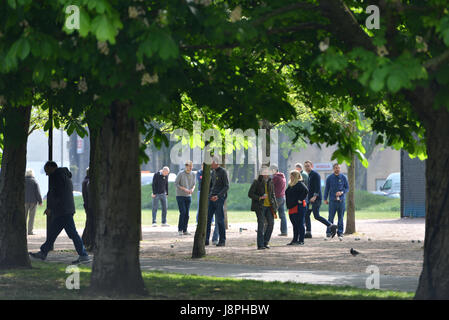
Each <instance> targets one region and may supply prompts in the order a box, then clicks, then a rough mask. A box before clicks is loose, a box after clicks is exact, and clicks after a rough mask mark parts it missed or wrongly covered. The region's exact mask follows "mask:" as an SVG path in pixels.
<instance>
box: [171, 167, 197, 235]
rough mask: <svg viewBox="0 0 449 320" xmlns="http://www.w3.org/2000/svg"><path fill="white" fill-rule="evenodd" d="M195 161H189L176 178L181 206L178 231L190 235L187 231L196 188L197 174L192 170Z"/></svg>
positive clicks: (177, 194)
mask: <svg viewBox="0 0 449 320" xmlns="http://www.w3.org/2000/svg"><path fill="white" fill-rule="evenodd" d="M192 168H193V163H192V161H190V160H189V161H187V162H186V163H185V169H184V170H182V171H181V172H179V173H178V175H177V176H176V180H175V186H176V201H177V202H178V208H179V223H178V233H179V235H180V236H182V235H190V233H189V232H188V231H187V226H188V223H189V210H190V204H191V203H192V193H193V190H195V179H196V177H195V174H194V173H193V172H192Z"/></svg>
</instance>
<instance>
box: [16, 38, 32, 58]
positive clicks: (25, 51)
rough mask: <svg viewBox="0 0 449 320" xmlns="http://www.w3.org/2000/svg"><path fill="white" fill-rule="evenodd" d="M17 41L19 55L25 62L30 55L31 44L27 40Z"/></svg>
mask: <svg viewBox="0 0 449 320" xmlns="http://www.w3.org/2000/svg"><path fill="white" fill-rule="evenodd" d="M17 41H18V43H17V55H18V57H19V58H20V59H22V60H24V59H25V58H26V57H27V56H28V55H29V54H30V49H31V47H30V42H29V41H28V39H26V38H20V39H19V40H17Z"/></svg>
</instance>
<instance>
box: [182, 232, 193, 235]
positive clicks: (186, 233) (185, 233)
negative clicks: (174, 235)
mask: <svg viewBox="0 0 449 320" xmlns="http://www.w3.org/2000/svg"><path fill="white" fill-rule="evenodd" d="M183 234H184V235H185V236H191V235H192V234H191V233H190V232H189V231H186V232H184V233H183Z"/></svg>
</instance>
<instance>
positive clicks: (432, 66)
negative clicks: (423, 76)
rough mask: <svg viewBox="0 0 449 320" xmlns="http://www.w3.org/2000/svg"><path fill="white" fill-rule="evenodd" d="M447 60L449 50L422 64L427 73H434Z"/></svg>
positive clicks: (448, 58)
mask: <svg viewBox="0 0 449 320" xmlns="http://www.w3.org/2000/svg"><path fill="white" fill-rule="evenodd" d="M448 60H449V49H447V50H446V51H444V52H443V53H442V54H441V55H439V56H438V57H435V58H432V59H430V60H428V61H427V62H426V63H424V67H425V68H426V69H427V71H429V72H431V71H435V70H436V69H438V67H439V66H441V65H442V64H443V63H445V62H447V61H448Z"/></svg>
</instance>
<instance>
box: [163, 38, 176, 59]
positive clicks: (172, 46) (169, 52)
mask: <svg viewBox="0 0 449 320" xmlns="http://www.w3.org/2000/svg"><path fill="white" fill-rule="evenodd" d="M178 55H179V48H178V46H177V45H176V43H175V41H173V39H172V37H170V36H169V35H166V36H165V37H164V39H162V41H161V42H160V48H159V56H160V57H161V58H162V59H163V60H168V59H170V58H176V57H178Z"/></svg>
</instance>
